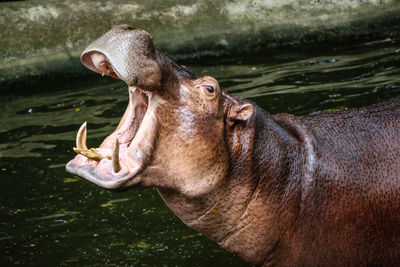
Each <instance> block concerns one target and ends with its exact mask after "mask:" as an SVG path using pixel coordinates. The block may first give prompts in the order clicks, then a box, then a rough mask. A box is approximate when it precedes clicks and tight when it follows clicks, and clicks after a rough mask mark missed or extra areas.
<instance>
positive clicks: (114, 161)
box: [112, 137, 121, 172]
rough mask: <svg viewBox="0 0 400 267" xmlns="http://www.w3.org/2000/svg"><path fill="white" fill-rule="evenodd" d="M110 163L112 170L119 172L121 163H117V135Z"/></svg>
mask: <svg viewBox="0 0 400 267" xmlns="http://www.w3.org/2000/svg"><path fill="white" fill-rule="evenodd" d="M112 165H113V169H114V172H119V171H120V170H121V165H120V164H119V141H118V137H116V138H115V140H114V144H113V148H112Z"/></svg>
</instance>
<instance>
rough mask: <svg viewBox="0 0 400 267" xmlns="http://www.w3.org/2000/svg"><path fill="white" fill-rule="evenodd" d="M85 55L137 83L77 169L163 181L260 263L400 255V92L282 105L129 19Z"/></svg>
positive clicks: (387, 261) (194, 221) (181, 205)
mask: <svg viewBox="0 0 400 267" xmlns="http://www.w3.org/2000/svg"><path fill="white" fill-rule="evenodd" d="M82 62H83V63H84V65H85V66H86V67H88V68H89V69H91V70H93V71H96V72H98V73H103V74H106V75H109V76H112V77H114V78H117V79H121V80H122V81H124V82H126V83H127V84H128V86H129V88H130V89H129V98H130V102H129V105H128V108H127V111H126V112H125V114H124V116H123V118H122V119H121V122H120V124H119V125H118V127H117V129H116V130H115V131H114V132H113V133H112V134H111V135H110V136H108V137H107V138H106V139H105V140H104V141H103V143H102V144H101V145H100V147H99V148H97V149H96V150H91V151H89V150H88V149H87V148H86V141H85V138H86V124H84V125H83V126H82V127H81V129H80V131H79V133H78V136H77V149H76V151H77V152H78V153H79V154H78V155H77V156H76V157H75V158H74V159H73V160H71V161H70V162H69V163H68V164H67V170H68V171H69V172H71V173H74V174H77V175H79V176H81V177H83V178H85V179H87V180H89V181H91V182H93V183H95V184H97V185H99V186H101V187H103V188H106V189H111V190H126V189H130V188H145V187H155V188H157V189H158V192H159V193H160V195H161V197H162V198H163V200H164V201H165V203H166V204H167V206H168V207H169V208H170V209H171V210H172V211H173V212H174V213H175V214H176V215H177V216H178V217H179V218H180V219H181V220H182V221H183V222H184V223H185V224H187V225H188V226H190V227H192V228H193V229H195V230H197V231H199V232H201V233H203V234H204V235H206V236H208V237H209V238H211V239H213V240H215V241H216V242H218V243H219V244H220V245H221V246H222V247H224V248H225V249H227V250H228V251H231V252H233V253H236V254H237V255H239V256H240V257H241V258H243V259H244V260H246V261H248V262H250V263H252V264H255V265H264V266H269V265H282V266H287V265H289V266H293V265H297V266H301V265H303V266H308V265H336V266H343V265H353V266H359V265H368V264H375V265H396V264H400V253H399V252H400V101H392V102H389V103H387V104H384V105H378V106H375V107H371V108H364V109H358V110H347V111H342V112H335V113H326V114H319V115H311V116H304V117H294V116H292V115H288V114H277V115H274V116H271V115H269V114H268V113H266V112H265V111H263V110H261V109H260V108H258V107H257V106H256V105H254V103H252V102H250V101H247V100H244V99H241V98H239V97H233V96H230V95H229V94H228V93H226V92H224V91H222V90H221V89H220V88H219V85H218V82H217V81H216V80H215V79H214V78H212V77H207V76H206V77H200V78H195V77H194V76H193V75H192V74H191V73H190V72H189V71H188V70H187V69H186V68H184V67H182V66H179V65H177V64H176V63H174V62H173V61H172V60H170V59H169V58H168V57H167V56H165V55H164V54H163V53H162V52H160V51H158V50H157V49H156V48H155V46H154V44H153V42H152V37H151V35H150V34H148V33H147V32H145V31H142V30H134V29H133V28H132V27H130V26H127V25H121V26H118V27H115V28H113V29H112V30H110V31H109V32H107V33H106V34H104V35H103V36H102V37H101V38H100V39H98V40H96V41H95V42H94V43H93V44H92V45H90V46H89V47H88V48H87V49H86V50H85V51H84V52H83V54H82Z"/></svg>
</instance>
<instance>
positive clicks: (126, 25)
mask: <svg viewBox="0 0 400 267" xmlns="http://www.w3.org/2000/svg"><path fill="white" fill-rule="evenodd" d="M121 28H122V29H123V30H134V29H135V28H133V27H132V26H131V25H128V24H125V25H122V26H121Z"/></svg>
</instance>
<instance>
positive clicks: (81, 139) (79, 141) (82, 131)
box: [76, 121, 88, 150]
mask: <svg viewBox="0 0 400 267" xmlns="http://www.w3.org/2000/svg"><path fill="white" fill-rule="evenodd" d="M86 125H87V123H86V121H85V122H84V123H83V124H82V125H81V127H80V128H79V130H78V133H77V135H76V147H77V148H79V149H86V150H87V149H88V148H87V146H86V138H87V134H86V129H87V127H86Z"/></svg>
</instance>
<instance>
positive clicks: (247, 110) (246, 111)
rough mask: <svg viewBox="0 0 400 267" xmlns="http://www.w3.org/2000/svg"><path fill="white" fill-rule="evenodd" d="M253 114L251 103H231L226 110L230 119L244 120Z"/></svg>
mask: <svg viewBox="0 0 400 267" xmlns="http://www.w3.org/2000/svg"><path fill="white" fill-rule="evenodd" d="M251 115H253V105H252V104H249V103H246V104H243V105H233V106H232V107H231V108H230V109H229V112H228V117H229V119H231V120H239V121H245V120H248V119H249V118H250V117H251Z"/></svg>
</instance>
